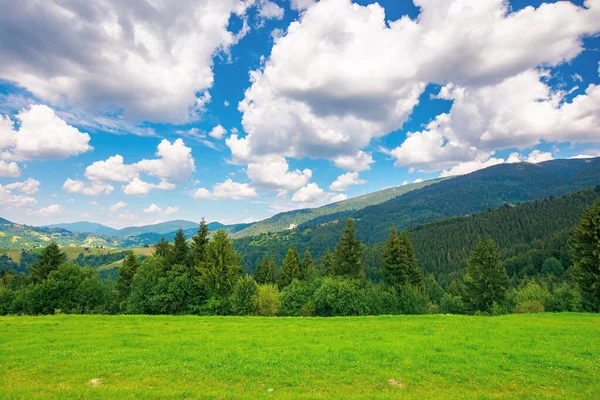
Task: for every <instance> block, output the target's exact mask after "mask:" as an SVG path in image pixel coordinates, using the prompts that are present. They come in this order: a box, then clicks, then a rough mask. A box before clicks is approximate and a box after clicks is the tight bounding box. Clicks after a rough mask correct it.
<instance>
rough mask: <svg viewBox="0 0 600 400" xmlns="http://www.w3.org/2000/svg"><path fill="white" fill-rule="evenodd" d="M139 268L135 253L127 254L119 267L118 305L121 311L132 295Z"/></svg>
mask: <svg viewBox="0 0 600 400" xmlns="http://www.w3.org/2000/svg"><path fill="white" fill-rule="evenodd" d="M139 267H140V263H139V262H138V260H137V258H136V256H135V253H134V252H133V251H130V252H129V253H127V257H125V261H123V264H121V266H120V267H119V274H118V275H117V304H118V305H119V306H120V307H121V309H123V306H121V305H124V303H125V302H126V301H127V298H128V297H129V294H130V293H131V282H132V281H133V277H134V275H135V273H136V272H137V270H138V268H139Z"/></svg>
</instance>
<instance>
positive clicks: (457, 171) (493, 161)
mask: <svg viewBox="0 0 600 400" xmlns="http://www.w3.org/2000/svg"><path fill="white" fill-rule="evenodd" d="M517 162H518V161H517ZM502 163H504V160H503V159H501V158H493V157H492V158H489V159H487V160H485V161H481V160H475V161H465V162H461V163H458V164H457V165H455V166H454V167H452V168H450V169H447V170H444V171H442V173H441V174H440V177H442V178H444V177H448V176H455V175H465V174H470V173H471V172H475V171H477V170H480V169H483V168H487V167H491V166H493V165H498V164H502Z"/></svg>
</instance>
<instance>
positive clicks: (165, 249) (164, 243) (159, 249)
mask: <svg viewBox="0 0 600 400" xmlns="http://www.w3.org/2000/svg"><path fill="white" fill-rule="evenodd" d="M172 252H173V247H172V246H171V243H169V241H168V240H167V239H165V237H164V236H163V237H162V238H160V240H159V242H158V243H156V244H155V245H154V255H155V256H158V257H164V258H166V259H170V257H171V253H172Z"/></svg>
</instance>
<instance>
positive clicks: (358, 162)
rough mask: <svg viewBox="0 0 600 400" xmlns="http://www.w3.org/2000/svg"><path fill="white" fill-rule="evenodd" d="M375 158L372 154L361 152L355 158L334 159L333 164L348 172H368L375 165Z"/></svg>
mask: <svg viewBox="0 0 600 400" xmlns="http://www.w3.org/2000/svg"><path fill="white" fill-rule="evenodd" d="M374 162H375V160H373V156H372V155H371V154H370V153H365V152H364V151H362V150H361V151H359V152H358V153H356V155H354V156H339V157H336V158H334V160H333V163H334V164H335V166H336V167H339V168H343V169H345V170H348V171H367V170H369V169H371V164H373V163H374Z"/></svg>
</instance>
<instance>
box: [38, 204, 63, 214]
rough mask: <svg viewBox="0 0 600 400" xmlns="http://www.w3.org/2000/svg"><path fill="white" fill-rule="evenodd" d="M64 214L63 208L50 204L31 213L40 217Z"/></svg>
mask: <svg viewBox="0 0 600 400" xmlns="http://www.w3.org/2000/svg"><path fill="white" fill-rule="evenodd" d="M64 212H65V209H64V207H63V206H61V205H59V204H52V205H49V206H48V207H44V208H40V209H39V210H36V211H34V212H33V214H34V215H38V216H40V217H53V216H55V215H60V214H62V213H64Z"/></svg>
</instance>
